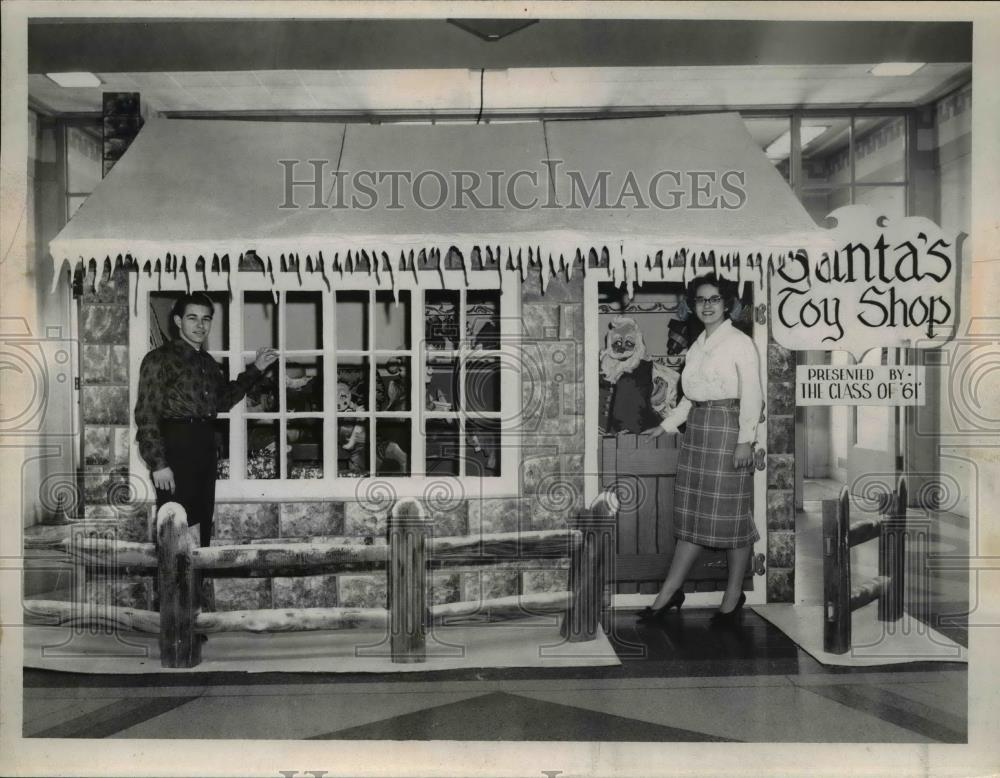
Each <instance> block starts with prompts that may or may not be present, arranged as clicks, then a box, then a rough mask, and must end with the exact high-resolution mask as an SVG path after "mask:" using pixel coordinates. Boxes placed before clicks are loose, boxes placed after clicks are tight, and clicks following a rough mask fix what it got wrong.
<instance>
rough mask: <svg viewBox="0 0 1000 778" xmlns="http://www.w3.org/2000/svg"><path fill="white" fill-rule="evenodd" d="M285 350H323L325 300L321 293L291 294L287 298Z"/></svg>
mask: <svg viewBox="0 0 1000 778" xmlns="http://www.w3.org/2000/svg"><path fill="white" fill-rule="evenodd" d="M285 303H286V308H285V316H286V318H285V348H287V349H289V350H292V351H305V350H309V349H321V348H323V299H322V298H321V297H320V293H319V292H289V293H288V295H287V297H286V298H285Z"/></svg>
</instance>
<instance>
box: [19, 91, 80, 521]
mask: <svg viewBox="0 0 1000 778" xmlns="http://www.w3.org/2000/svg"><path fill="white" fill-rule="evenodd" d="M57 133H58V131H57V130H56V128H54V127H52V126H51V125H48V124H45V123H44V122H43V121H41V120H40V119H39V117H38V116H37V115H36V114H35V113H34V112H31V111H29V113H28V128H27V140H28V160H27V163H28V179H27V213H26V214H25V234H24V239H25V242H26V244H27V245H26V250H27V253H26V262H25V263H24V264H23V265H13V263H4V265H5V267H4V270H5V271H6V272H5V273H4V274H3V281H2V283H3V285H4V293H5V294H4V297H5V300H7V301H8V302H9V306H7V307H5V311H4V316H5V317H10V318H7V320H6V321H5V327H16V328H17V329H18V330H19V331H18V332H16V333H15V332H12V334H14V335H15V337H16V340H14V341H12V342H11V345H12V346H16V347H17V348H19V349H21V350H22V351H21V353H23V354H25V355H29V354H30V355H33V356H34V357H35V359H36V360H37V361H33V362H26V363H25V365H30V369H25V370H22V371H20V372H19V376H20V377H19V385H18V386H16V387H13V392H14V393H15V394H16V393H17V392H18V391H19V390H23V389H25V388H29V389H30V387H29V386H28V383H27V382H33V384H34V389H33V390H31V391H32V393H33V396H34V400H33V403H34V406H33V407H39V408H40V409H41V410H40V412H39V413H38V415H37V416H34V417H33V418H30V419H27V420H26V422H25V425H24V430H23V431H24V432H26V433H27V434H25V435H24V436H23V437H22V438H21V439H20V440H21V442H23V444H24V445H25V447H26V450H25V452H24V459H23V466H22V468H21V471H20V473H19V478H18V481H17V488H20V490H21V505H22V509H21V514H22V515H21V520H22V525H23V526H29V525H31V524H34V523H37V522H39V521H41V520H42V519H44V518H46V517H47V515H48V514H49V513H50V512H51V509H52V508H53V506H54V505H55V504H57V502H58V498H59V496H60V495H68V494H69V490H70V489H72V488H73V486H74V484H75V481H76V475H75V467H76V460H77V456H76V451H77V449H78V447H79V439H78V438H77V437H75V436H74V435H73V431H74V412H75V408H76V402H77V397H76V392H75V390H74V388H73V381H72V378H73V376H74V375H75V374H76V373H77V370H76V365H75V364H73V362H74V361H75V360H74V359H73V358H74V357H75V356H77V354H78V351H77V349H76V348H75V345H74V341H73V338H74V335H75V333H74V330H73V326H74V325H73V317H72V311H73V302H72V298H71V290H70V289H69V288H68V285H67V284H62V285H61V286H60V288H59V289H57V290H56V291H55V292H52V293H50V292H49V289H50V288H51V287H52V269H51V267H52V265H51V261H50V259H49V254H48V241H49V240H50V239H51V238H52V237H54V236H55V234H56V233H57V232H58V231H59V229H61V228H62V226H63V224H64V219H65V216H64V213H65V190H64V184H63V179H64V169H63V167H62V165H63V162H62V159H61V157H60V146H61V143H60V138H59V137H58V134H57ZM22 338H23V339H22ZM5 372H6V371H5ZM6 388H7V387H5V389H6ZM8 397H9V395H8ZM15 413H16V412H15ZM12 415H13V414H12ZM11 485H12V486H13V485H14V484H11Z"/></svg>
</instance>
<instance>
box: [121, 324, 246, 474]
mask: <svg viewBox="0 0 1000 778" xmlns="http://www.w3.org/2000/svg"><path fill="white" fill-rule="evenodd" d="M260 376H261V372H260V370H258V369H257V367H256V366H255V365H253V364H251V365H250V366H249V367H248V368H247V369H246V371H244V372H243V373H241V374H240V376H239V378H237V379H236V380H235V381H228V380H227V379H226V377H225V376H224V375H223V374H222V368H221V367H220V366H219V363H218V362H216V361H215V360H214V359H213V358H212V357H211V356H210V355H209V354H208V353H207V352H205V351H203V350H201V349H196V348H194V347H193V346H192V345H191V344H189V343H188V342H187V341H185V340H183V339H182V338H177V339H176V340H171V341H168V342H166V343H164V344H163V345H162V346H160V347H159V348H156V349H153V350H152V351H150V352H149V353H148V354H146V356H145V357H144V358H143V360H142V366H141V367H140V369H139V396H138V398H137V399H136V403H135V424H136V427H137V432H136V436H135V439H136V442H137V443H138V444H139V454H140V455H141V456H142V458H143V459H144V460H145V461H146V464H147V465H149V468H150V470H153V471H156V470H160V469H162V468H164V467H167V466H168V464H167V458H166V453H165V451H164V446H163V435H162V433H161V432H160V422H161V421H163V420H165V419H187V418H204V419H210V418H215V415H216V414H217V413H220V412H225V411H228V410H229V409H230V408H232V407H233V406H234V405H236V403H238V402H239V401H240V400H241V399H243V395H245V394H246V392H247V390H248V389H249V388H250V387H251V386H253V384H254V382H255V381H256V380H257V379H258V378H260Z"/></svg>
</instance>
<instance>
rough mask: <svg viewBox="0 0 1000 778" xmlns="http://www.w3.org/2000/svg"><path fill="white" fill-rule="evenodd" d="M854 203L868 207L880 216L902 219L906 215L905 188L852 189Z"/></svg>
mask: <svg viewBox="0 0 1000 778" xmlns="http://www.w3.org/2000/svg"><path fill="white" fill-rule="evenodd" d="M854 202H856V203H859V204H862V205H870V206H871V207H872V208H874V209H875V210H876V211H878V212H879V215H880V216H888V217H890V218H893V219H902V218H903V217H904V216H905V215H906V187H905V186H859V187H855V189H854Z"/></svg>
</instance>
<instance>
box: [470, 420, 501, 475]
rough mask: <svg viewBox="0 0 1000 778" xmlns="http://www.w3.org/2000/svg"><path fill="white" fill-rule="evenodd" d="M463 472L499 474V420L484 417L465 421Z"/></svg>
mask: <svg viewBox="0 0 1000 778" xmlns="http://www.w3.org/2000/svg"><path fill="white" fill-rule="evenodd" d="M465 452H466V453H465V456H466V459H465V474H466V475H468V476H473V477H475V476H497V475H500V422H499V421H493V420H491V419H486V420H482V421H467V422H466V423H465Z"/></svg>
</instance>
